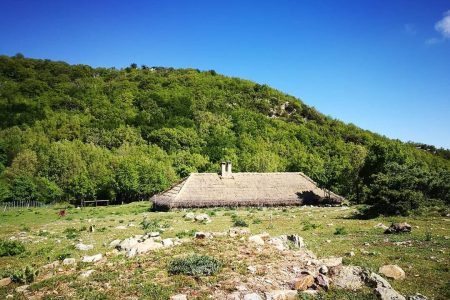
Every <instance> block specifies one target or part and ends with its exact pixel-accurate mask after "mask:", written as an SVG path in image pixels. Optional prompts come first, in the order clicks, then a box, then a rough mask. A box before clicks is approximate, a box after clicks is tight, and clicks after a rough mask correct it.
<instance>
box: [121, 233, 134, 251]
mask: <svg viewBox="0 0 450 300" xmlns="http://www.w3.org/2000/svg"><path fill="white" fill-rule="evenodd" d="M137 243H139V236H135V237H130V238H127V239H124V240H123V241H122V242H120V244H119V245H118V246H117V249H119V250H122V251H127V250H130V249H131V248H133V247H134V246H135V245H136V244H137Z"/></svg>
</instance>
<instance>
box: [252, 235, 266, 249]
mask: <svg viewBox="0 0 450 300" xmlns="http://www.w3.org/2000/svg"><path fill="white" fill-rule="evenodd" d="M248 241H249V242H250V243H253V244H256V245H259V246H264V239H263V237H262V236H261V234H257V235H252V236H250V237H249V238H248Z"/></svg>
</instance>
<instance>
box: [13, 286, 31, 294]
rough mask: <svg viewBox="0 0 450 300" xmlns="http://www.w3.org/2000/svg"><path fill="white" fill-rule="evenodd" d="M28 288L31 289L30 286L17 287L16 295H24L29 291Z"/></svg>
mask: <svg viewBox="0 0 450 300" xmlns="http://www.w3.org/2000/svg"><path fill="white" fill-rule="evenodd" d="M28 287H29V285H28V284H26V285H21V286H18V287H16V293H23V292H25V291H26V290H27V289H28Z"/></svg>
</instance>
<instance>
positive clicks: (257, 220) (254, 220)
mask: <svg viewBox="0 0 450 300" xmlns="http://www.w3.org/2000/svg"><path fill="white" fill-rule="evenodd" d="M261 223H262V221H261V219H258V218H256V219H253V224H261Z"/></svg>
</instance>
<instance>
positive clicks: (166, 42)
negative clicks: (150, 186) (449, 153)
mask: <svg viewBox="0 0 450 300" xmlns="http://www.w3.org/2000/svg"><path fill="white" fill-rule="evenodd" d="M18 52H20V53H23V54H24V55H25V56H27V57H35V58H49V59H52V60H63V61H67V62H69V63H74V64H75V63H82V64H89V65H92V66H104V67H110V66H116V67H124V66H127V65H129V64H130V63H133V62H134V63H137V64H139V65H140V64H146V65H149V66H171V67H180V68H182V67H192V68H199V69H203V70H209V69H214V70H216V71H217V72H219V73H222V74H225V75H229V76H237V77H241V78H245V79H250V80H253V81H256V82H258V83H261V84H262V83H266V84H268V85H270V86H272V87H275V88H277V89H279V90H281V91H283V92H286V93H289V94H291V95H294V96H296V97H299V98H301V99H302V100H303V101H304V102H305V103H307V104H309V105H312V106H315V107H316V108H317V109H318V110H319V111H321V112H323V113H325V114H327V115H330V116H332V117H334V118H337V119H340V120H342V121H344V122H347V123H354V124H356V125H358V126H360V127H362V128H364V129H369V130H371V131H374V132H378V133H381V134H384V135H386V136H388V137H391V138H399V139H401V140H403V141H408V140H413V141H417V142H424V143H428V144H433V145H436V146H440V147H445V148H450V1H448V0H446V1H444V0H428V1H422V0H419V1H415V0H404V1H394V0H392V1H360V0H358V1H350V0H346V1H344V0H341V1H339V0H330V1H321V0H311V1H293V0H292V1H212V0H210V1H162V0H161V1H131V0H130V1H68V0H67V1H64V0H58V1H49V0H47V1H20V0H12V1H11V0H6V1H5V0H1V9H0V54H6V55H14V54H16V53H18Z"/></svg>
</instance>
